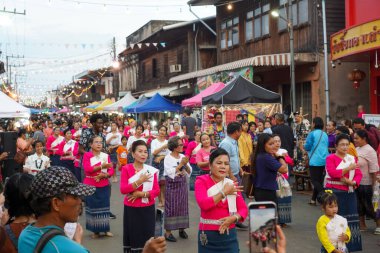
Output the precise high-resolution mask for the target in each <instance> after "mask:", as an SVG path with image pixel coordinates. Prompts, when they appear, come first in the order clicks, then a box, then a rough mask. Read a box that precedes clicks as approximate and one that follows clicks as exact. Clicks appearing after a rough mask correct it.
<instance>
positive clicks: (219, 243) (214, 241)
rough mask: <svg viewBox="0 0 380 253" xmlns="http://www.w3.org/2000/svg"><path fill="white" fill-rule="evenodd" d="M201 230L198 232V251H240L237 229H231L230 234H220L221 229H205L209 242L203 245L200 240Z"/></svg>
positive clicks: (230, 252) (219, 252)
mask: <svg viewBox="0 0 380 253" xmlns="http://www.w3.org/2000/svg"><path fill="white" fill-rule="evenodd" d="M201 233H202V232H201V231H199V232H198V253H215V252H217V253H238V252H239V243H238V240H237V235H236V229H235V228H233V229H230V232H229V234H228V235H227V234H226V233H224V234H222V235H221V234H219V231H204V233H205V234H206V236H207V244H206V245H202V244H201V241H200V240H199V238H200V235H201Z"/></svg>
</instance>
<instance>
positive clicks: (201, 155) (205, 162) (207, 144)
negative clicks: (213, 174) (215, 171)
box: [196, 133, 215, 174]
mask: <svg viewBox="0 0 380 253" xmlns="http://www.w3.org/2000/svg"><path fill="white" fill-rule="evenodd" d="M201 144H202V148H201V149H200V150H199V151H198V152H197V155H196V161H197V165H198V167H199V168H201V170H202V172H201V174H207V173H209V172H210V163H209V159H210V154H211V150H213V149H215V147H213V146H211V138H210V136H209V135H208V134H207V133H203V134H202V135H201Z"/></svg>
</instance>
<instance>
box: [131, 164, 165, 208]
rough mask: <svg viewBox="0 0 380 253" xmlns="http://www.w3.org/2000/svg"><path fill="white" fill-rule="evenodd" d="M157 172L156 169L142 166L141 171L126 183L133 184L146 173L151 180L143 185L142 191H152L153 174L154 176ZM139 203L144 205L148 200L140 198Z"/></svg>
mask: <svg viewBox="0 0 380 253" xmlns="http://www.w3.org/2000/svg"><path fill="white" fill-rule="evenodd" d="M157 172H158V169H156V168H154V167H152V166H149V165H146V164H144V167H143V169H142V170H140V171H139V172H137V173H136V174H135V175H133V176H132V177H131V178H129V180H128V183H129V184H133V183H134V182H136V181H137V180H139V178H140V176H141V175H142V174H146V173H149V174H152V175H153V177H152V178H151V180H150V181H147V182H144V183H143V189H142V191H143V192H148V191H151V190H152V189H153V181H154V174H156V173H157ZM141 202H142V203H145V204H146V203H148V202H149V199H148V198H142V199H141Z"/></svg>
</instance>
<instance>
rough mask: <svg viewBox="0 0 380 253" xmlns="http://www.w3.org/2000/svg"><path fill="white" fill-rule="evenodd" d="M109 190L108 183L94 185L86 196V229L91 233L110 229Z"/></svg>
mask: <svg viewBox="0 0 380 253" xmlns="http://www.w3.org/2000/svg"><path fill="white" fill-rule="evenodd" d="M110 190H111V188H110V187H109V185H106V186H104V187H96V191H95V193H94V194H93V195H91V196H88V197H86V229H87V230H89V231H91V232H93V233H100V232H109V231H110Z"/></svg>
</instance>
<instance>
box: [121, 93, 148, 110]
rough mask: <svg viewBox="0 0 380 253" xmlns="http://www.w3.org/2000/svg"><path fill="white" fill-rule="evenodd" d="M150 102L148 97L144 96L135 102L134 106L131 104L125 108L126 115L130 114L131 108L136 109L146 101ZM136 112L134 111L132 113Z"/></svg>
mask: <svg viewBox="0 0 380 253" xmlns="http://www.w3.org/2000/svg"><path fill="white" fill-rule="evenodd" d="M146 100H148V98H147V97H145V96H144V95H142V96H141V97H140V98H139V99H137V100H136V101H135V102H133V103H132V104H130V105H129V106H125V107H123V112H124V113H128V112H129V111H131V110H130V109H131V108H136V106H137V105H139V104H141V103H143V102H144V101H146ZM132 112H134V111H132Z"/></svg>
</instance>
